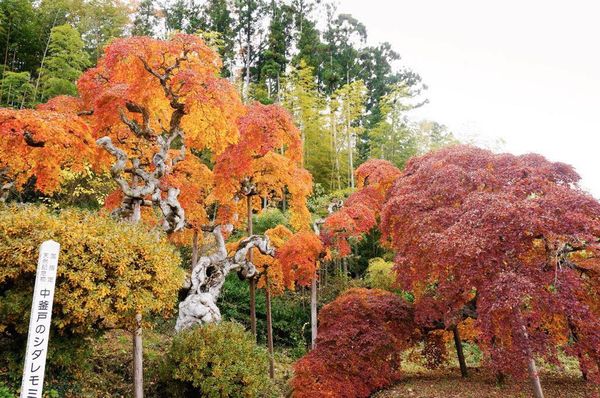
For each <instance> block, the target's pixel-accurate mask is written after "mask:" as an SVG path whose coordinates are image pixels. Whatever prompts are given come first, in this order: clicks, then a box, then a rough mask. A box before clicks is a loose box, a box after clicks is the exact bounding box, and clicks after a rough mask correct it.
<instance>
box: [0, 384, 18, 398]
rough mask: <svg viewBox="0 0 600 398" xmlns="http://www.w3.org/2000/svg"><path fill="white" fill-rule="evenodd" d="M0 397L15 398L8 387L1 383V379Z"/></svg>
mask: <svg viewBox="0 0 600 398" xmlns="http://www.w3.org/2000/svg"><path fill="white" fill-rule="evenodd" d="M0 398H15V396H14V394H13V393H12V392H10V390H9V389H8V387H6V386H5V385H4V383H2V382H1V381H0Z"/></svg>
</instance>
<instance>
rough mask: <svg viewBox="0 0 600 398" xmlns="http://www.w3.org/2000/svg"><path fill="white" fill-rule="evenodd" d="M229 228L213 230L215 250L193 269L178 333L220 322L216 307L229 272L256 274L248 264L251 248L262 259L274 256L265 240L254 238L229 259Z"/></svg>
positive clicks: (247, 239)
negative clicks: (261, 255)
mask: <svg viewBox="0 0 600 398" xmlns="http://www.w3.org/2000/svg"><path fill="white" fill-rule="evenodd" d="M230 228H231V226H230V225H227V226H217V227H215V228H214V229H213V230H212V234H213V235H214V237H215V240H216V244H217V250H216V252H215V253H213V254H211V255H207V256H203V257H200V259H199V260H198V262H197V263H196V264H195V265H194V268H193V270H192V276H191V281H190V282H191V283H190V284H191V287H190V289H189V291H188V295H187V297H186V299H185V300H184V301H182V302H181V303H180V304H179V315H178V318H177V324H176V325H175V329H176V330H177V331H180V330H182V329H186V328H188V327H190V326H193V325H195V324H204V323H211V322H219V321H220V320H221V312H220V311H219V308H218V307H217V305H216V303H217V300H218V298H219V296H220V294H221V288H222V287H223V284H224V283H225V279H226V278H227V275H229V273H231V272H232V271H238V275H240V276H242V277H244V278H251V277H253V276H254V275H255V274H256V267H255V266H254V264H252V262H250V261H248V260H247V254H248V251H249V250H250V249H251V248H256V249H257V250H259V251H260V252H261V253H263V254H265V255H270V256H274V255H275V249H273V248H272V247H271V245H270V242H269V238H268V237H266V236H259V235H253V236H250V237H248V238H246V239H244V240H242V241H241V242H240V244H239V246H238V249H237V250H236V252H235V253H234V254H233V255H232V256H229V257H228V256H227V249H226V248H225V240H224V238H223V230H224V229H230Z"/></svg>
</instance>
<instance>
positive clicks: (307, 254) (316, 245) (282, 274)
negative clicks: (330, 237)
mask: <svg viewBox="0 0 600 398" xmlns="http://www.w3.org/2000/svg"><path fill="white" fill-rule="evenodd" d="M265 235H266V236H268V237H269V240H270V242H271V245H272V246H273V247H274V248H275V250H276V255H275V257H272V256H267V255H263V254H261V253H260V252H255V253H253V263H254V264H255V266H256V268H257V271H258V273H259V279H258V287H259V288H266V287H267V283H266V282H267V278H268V281H269V286H268V288H269V291H270V292H271V294H274V295H278V294H281V293H283V291H284V290H285V289H290V290H292V289H294V288H295V286H296V285H300V286H308V285H310V283H311V282H312V280H313V279H314V278H316V277H317V270H318V267H319V260H320V259H321V256H322V254H323V253H324V248H323V244H322V243H321V240H320V239H319V237H318V236H317V235H315V234H314V233H313V232H311V231H308V230H304V231H299V232H297V233H295V234H294V233H293V232H291V231H290V230H289V229H288V228H286V227H285V226H283V225H278V226H276V227H274V228H271V229H269V230H267V231H266V232H265ZM236 246H237V245H236Z"/></svg>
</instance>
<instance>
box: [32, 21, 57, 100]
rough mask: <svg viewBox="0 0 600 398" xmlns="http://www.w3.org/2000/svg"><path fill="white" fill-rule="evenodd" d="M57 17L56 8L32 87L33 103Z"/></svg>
mask: <svg viewBox="0 0 600 398" xmlns="http://www.w3.org/2000/svg"><path fill="white" fill-rule="evenodd" d="M57 18H58V10H57V11H56V14H54V21H53V22H52V27H51V28H50V32H48V40H47V41H46V48H44V54H43V55H42V62H41V63H40V72H39V73H38V77H37V79H36V81H35V88H34V89H33V100H32V102H34V103H35V100H36V97H37V92H38V87H39V85H40V79H41V78H42V69H44V62H45V61H46V55H47V54H48V48H49V47H50V39H51V38H52V29H54V25H56V19H57Z"/></svg>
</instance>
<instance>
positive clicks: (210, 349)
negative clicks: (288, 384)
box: [161, 322, 272, 398]
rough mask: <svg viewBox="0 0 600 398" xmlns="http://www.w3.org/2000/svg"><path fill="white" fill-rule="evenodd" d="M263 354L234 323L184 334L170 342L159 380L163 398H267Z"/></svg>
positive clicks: (205, 326) (266, 377)
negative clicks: (164, 397) (162, 389)
mask: <svg viewBox="0 0 600 398" xmlns="http://www.w3.org/2000/svg"><path fill="white" fill-rule="evenodd" d="M267 363H268V362H267V353H266V350H264V349H262V348H260V347H258V346H257V345H256V343H255V342H254V339H253V337H252V335H251V334H250V333H248V332H246V331H245V329H244V327H243V326H242V325H240V324H238V323H235V322H222V323H220V324H208V325H204V326H198V327H194V328H192V329H189V330H185V331H183V332H181V333H179V334H178V335H176V336H175V338H174V339H173V344H172V346H171V350H170V351H169V353H168V354H167V356H166V359H165V363H164V365H163V369H162V371H161V379H162V384H163V386H164V387H163V388H164V390H165V391H162V394H163V396H170V397H188V396H194V397H206V398H221V397H229V398H237V397H240V398H241V397H243V398H254V397H268V396H269V393H270V391H271V387H272V386H271V383H270V381H269V378H268V370H267Z"/></svg>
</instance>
